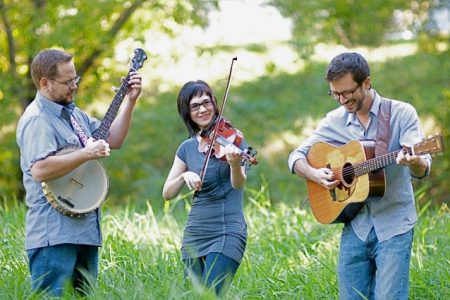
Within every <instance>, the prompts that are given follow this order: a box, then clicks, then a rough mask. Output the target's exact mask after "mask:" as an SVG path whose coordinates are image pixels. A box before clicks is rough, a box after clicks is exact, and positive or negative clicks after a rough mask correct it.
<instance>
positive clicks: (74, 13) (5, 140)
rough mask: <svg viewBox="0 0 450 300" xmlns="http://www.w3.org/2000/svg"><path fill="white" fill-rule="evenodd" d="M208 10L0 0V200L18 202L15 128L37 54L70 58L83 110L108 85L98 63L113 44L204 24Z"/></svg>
mask: <svg viewBox="0 0 450 300" xmlns="http://www.w3.org/2000/svg"><path fill="white" fill-rule="evenodd" d="M214 5H216V6H217V3H216V2H214V1H212V2H208V3H205V2H204V1H201V0H191V1H184V0H174V1H170V2H169V3H167V1H164V0H161V1H148V0H133V1H123V0H122V1H121V0H103V1H89V0H80V1H71V0H70V1H69V0H63V1H46V0H9V1H8V0H0V27H2V29H3V30H2V31H0V115H1V116H2V118H1V119H0V143H1V145H2V147H1V149H0V162H1V169H0V196H2V195H3V196H8V197H9V196H11V195H19V197H21V196H20V195H21V193H20V191H21V188H22V185H21V180H19V178H20V177H21V172H20V169H18V165H19V162H18V150H17V146H16V145H15V124H16V123H17V120H18V117H19V116H20V114H21V113H22V112H23V110H24V109H25V107H26V106H27V105H28V104H29V103H30V102H31V101H32V100H33V98H34V95H35V92H36V90H35V87H34V85H33V83H32V80H31V76H30V69H29V65H30V63H31V60H32V58H33V57H34V56H35V55H36V54H37V53H38V52H39V51H40V50H41V49H44V48H50V47H59V48H63V49H64V50H66V51H67V52H69V53H72V54H74V55H75V57H74V59H75V65H76V68H77V72H78V74H79V75H81V76H82V77H83V88H81V91H80V92H82V93H83V99H82V102H81V103H80V102H78V104H81V105H87V104H89V103H90V102H91V101H92V99H93V98H95V97H98V95H100V94H101V93H102V92H103V91H105V90H109V87H110V86H111V83H106V84H105V83H103V84H102V83H101V78H102V75H103V74H106V73H109V72H113V71H114V69H116V68H117V67H115V64H114V63H110V64H108V65H106V64H104V61H103V59H105V58H109V57H113V56H114V51H115V45H116V43H117V42H119V41H121V40H124V39H128V38H132V39H133V40H135V41H136V42H137V43H139V42H142V41H143V39H144V37H143V32H145V30H147V29H149V28H152V29H155V28H156V29H159V30H161V31H165V32H169V33H170V26H167V25H165V24H166V23H167V22H164V20H166V21H167V20H170V21H173V22H176V23H178V24H187V25H194V24H196V25H205V24H206V13H207V12H208V10H209V9H211V8H212V7H213V6H214Z"/></svg>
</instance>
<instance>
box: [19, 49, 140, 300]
mask: <svg viewBox="0 0 450 300" xmlns="http://www.w3.org/2000/svg"><path fill="white" fill-rule="evenodd" d="M144 59H145V58H144ZM31 76H32V79H33V82H34V84H35V85H36V88H37V94H36V98H35V99H34V101H33V102H32V103H31V104H30V105H29V106H28V107H27V109H26V110H25V112H24V114H23V115H22V117H21V118H20V121H19V123H18V126H17V143H18V145H19V148H20V164H21V169H22V172H23V183H24V187H25V191H26V204H27V206H28V211H27V216H26V238H25V246H26V250H27V254H28V258H29V269H30V273H31V279H32V287H33V288H34V289H40V290H46V291H47V292H49V293H50V294H51V295H55V296H60V295H62V291H63V287H64V285H65V284H67V282H69V283H70V284H71V285H72V286H73V287H74V288H75V289H77V288H80V287H81V288H82V287H83V286H84V284H86V283H88V282H89V281H90V280H95V279H96V277H97V274H98V247H99V246H101V243H102V236H101V229H100V211H99V209H98V207H97V208H95V209H93V210H92V212H89V213H83V214H79V215H76V214H75V216H77V217H74V215H72V214H70V213H69V214H64V213H61V210H57V209H55V206H56V205H58V206H60V207H61V208H64V207H65V206H67V209H68V211H70V207H73V206H75V204H74V203H71V202H70V201H71V197H72V196H57V197H54V198H55V199H56V200H61V201H60V203H61V204H55V203H53V204H50V203H49V199H50V198H51V197H49V195H47V193H48V194H50V192H47V193H45V191H44V188H43V186H44V184H43V183H44V182H52V181H54V180H58V179H59V178H62V177H64V176H67V174H69V173H70V172H73V173H78V174H77V176H79V177H80V178H79V179H75V178H76V176H75V175H73V176H72V175H71V177H70V178H71V182H70V184H67V185H68V186H71V187H70V188H69V187H63V188H66V189H67V190H68V191H67V193H72V194H74V193H75V192H76V191H77V190H82V189H83V188H84V187H85V184H86V183H82V180H83V178H85V177H87V176H88V175H89V172H88V171H89V170H86V169H84V170H83V168H82V166H83V165H84V164H87V163H89V162H92V161H95V160H98V159H101V158H104V157H108V156H109V155H110V149H118V148H120V147H121V146H122V144H123V142H124V140H125V137H126V136H127V133H128V129H129V127H130V123H131V118H132V113H133V110H134V107H135V105H136V100H137V98H138V96H139V94H140V92H141V75H140V74H139V73H137V72H136V69H130V72H129V73H128V76H127V78H126V79H125V80H124V81H123V82H122V86H123V87H124V88H123V95H119V96H116V97H118V98H120V96H122V99H123V97H124V96H127V97H126V98H127V101H125V102H124V107H123V108H122V110H121V111H120V112H119V113H118V115H117V118H115V115H114V117H113V120H114V121H113V122H112V124H109V126H108V131H107V134H106V135H105V138H104V139H96V138H95V137H96V135H95V133H96V131H98V129H99V127H100V126H101V125H102V124H103V122H102V124H101V122H100V121H99V120H97V119H96V118H93V117H91V116H88V115H87V114H86V113H85V112H83V111H82V110H80V109H79V108H78V107H76V105H75V103H74V95H75V93H76V91H77V89H78V84H79V82H80V76H78V75H77V73H76V71H75V66H74V63H73V61H72V55H70V54H67V53H65V52H64V51H61V50H56V49H46V50H43V51H41V52H40V53H39V54H38V55H37V56H36V57H35V58H34V59H33V62H32V63H31ZM119 93H120V92H119ZM120 100H121V99H120ZM116 113H117V111H116ZM105 118H106V117H105ZM65 148H68V149H71V150H69V151H65V152H61V150H62V149H65ZM78 169H80V170H78ZM90 184H94V185H95V184H96V183H95V182H92V183H90ZM107 185H108V184H107V178H106V184H105V186H106V189H107ZM69 190H70V191H69ZM55 193H56V192H55ZM72 194H70V195H72ZM46 196H47V197H46ZM73 197H74V198H75V196H73ZM87 198H89V197H87ZM87 200H88V199H86V201H87Z"/></svg>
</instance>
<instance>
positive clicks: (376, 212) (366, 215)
mask: <svg viewBox="0 0 450 300" xmlns="http://www.w3.org/2000/svg"><path fill="white" fill-rule="evenodd" d="M380 104H381V97H380V96H379V95H378V94H377V93H376V92H375V98H374V101H373V104H372V108H371V110H370V113H369V125H368V127H367V129H365V128H364V126H362V125H361V123H360V121H359V120H358V118H357V116H356V114H354V113H348V112H347V111H346V110H345V108H344V107H343V106H341V107H339V108H337V109H335V110H333V111H331V112H329V113H328V114H327V115H326V117H325V118H324V119H322V120H321V122H320V123H319V126H318V127H317V128H316V130H315V131H314V133H313V134H312V135H311V136H310V137H309V138H308V139H306V140H305V141H304V142H303V143H302V144H301V145H300V146H299V147H298V148H297V149H295V150H294V151H293V152H292V153H291V154H290V155H289V160H288V164H289V169H290V170H291V172H293V167H294V163H295V162H296V161H297V160H298V159H306V156H307V153H308V150H309V148H310V147H311V146H312V145H313V144H315V143H316V142H319V141H322V142H329V143H330V142H338V143H342V144H345V143H347V142H349V141H350V140H363V139H372V140H376V137H377V126H378V113H379V109H380ZM422 137H423V133H422V129H421V126H420V121H419V118H418V116H417V112H416V110H415V109H414V107H413V106H412V105H410V104H409V103H405V102H401V101H397V100H392V107H391V119H390V139H389V147H388V152H393V151H396V150H399V149H401V148H402V146H401V145H403V144H409V145H414V144H415V143H418V142H420V141H421V139H422ZM425 159H426V160H427V162H428V169H427V172H426V176H428V174H429V172H430V166H431V157H430V156H429V155H426V156H425ZM411 177H412V176H411V174H410V172H409V168H408V167H406V166H400V165H397V164H395V163H394V164H391V165H389V166H387V167H385V180H386V188H385V193H384V196H383V197H382V198H381V199H380V197H369V198H368V199H367V202H366V204H365V206H364V207H363V208H362V209H361V211H360V212H359V214H358V215H357V216H356V217H355V218H354V219H353V220H352V222H351V225H352V227H353V230H354V231H355V233H356V234H357V236H358V237H359V238H360V239H361V240H363V241H364V240H366V238H367V236H368V234H369V232H370V230H371V229H372V227H374V228H375V232H376V234H377V238H378V240H379V241H380V242H383V241H385V240H388V239H390V238H391V237H393V236H396V235H399V234H402V233H405V232H407V231H409V230H410V229H412V228H413V227H414V224H415V223H416V222H417V213H416V208H415V202H414V193H413V188H412V184H411Z"/></svg>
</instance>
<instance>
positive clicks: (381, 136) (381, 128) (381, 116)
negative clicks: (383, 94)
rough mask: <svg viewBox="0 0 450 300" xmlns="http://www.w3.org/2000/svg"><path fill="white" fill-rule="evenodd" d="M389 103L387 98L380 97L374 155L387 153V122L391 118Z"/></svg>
mask: <svg viewBox="0 0 450 300" xmlns="http://www.w3.org/2000/svg"><path fill="white" fill-rule="evenodd" d="M391 103H392V101H391V100H390V99H387V98H381V105H380V110H379V112H378V128H377V140H376V142H375V157H379V156H381V155H384V154H386V153H388V142H389V122H390V119H391Z"/></svg>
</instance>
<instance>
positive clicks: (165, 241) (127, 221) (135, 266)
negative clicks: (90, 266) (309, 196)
mask: <svg viewBox="0 0 450 300" xmlns="http://www.w3.org/2000/svg"><path fill="white" fill-rule="evenodd" d="M246 196H247V197H248V200H249V201H248V204H247V205H246V206H245V208H244V212H245V217H246V219H247V223H248V233H249V237H248V244H247V250H246V252H245V255H244V259H243V261H242V264H241V266H240V268H239V270H238V273H237V274H236V276H235V279H234V281H233V284H232V288H231V290H230V292H229V294H228V295H227V296H226V297H225V298H224V299H273V298H276V299H297V298H300V299H330V298H336V297H337V278H336V264H337V257H338V250H339V238H340V232H341V226H342V224H334V225H322V224H319V223H318V222H317V221H316V220H315V219H314V217H313V216H312V214H311V213H310V212H309V210H308V209H301V208H298V207H295V206H294V207H291V206H288V205H286V204H277V205H272V204H271V199H270V191H269V190H268V188H267V186H266V185H263V186H261V188H260V189H257V190H253V189H248V190H247V191H246ZM180 201H181V202H178V203H177V202H168V204H167V205H168V206H169V207H168V213H165V214H163V215H155V214H154V213H153V208H152V207H151V205H150V204H149V203H150V202H149V203H148V204H147V208H146V209H144V210H142V211H136V210H134V209H133V208H131V207H128V208H124V209H121V210H116V211H110V210H108V209H105V211H104V219H103V221H102V228H103V232H104V243H103V247H102V248H101V250H100V254H101V260H100V274H99V280H98V284H97V286H96V288H95V289H94V290H93V291H92V293H91V295H90V296H88V297H87V298H86V299H143V298H145V299H216V297H215V296H214V295H213V293H211V291H206V290H204V289H203V288H201V287H200V286H195V285H194V286H189V285H186V282H185V281H184V270H183V265H182V263H181V258H180V248H179V247H180V240H181V235H182V230H183V227H184V222H185V218H186V210H185V209H184V208H181V209H179V210H177V209H175V207H179V206H180V205H181V204H183V203H187V202H183V201H182V200H180ZM418 210H419V214H420V217H419V222H418V224H417V226H416V229H415V235H414V244H413V252H412V260H411V295H410V296H411V299H447V298H448V297H449V296H450V288H449V287H448V278H450V277H449V276H450V259H449V253H450V252H449V251H450V249H449V247H450V240H449V236H448V232H449V230H450V228H449V226H450V225H449V224H450V222H449V219H450V209H449V208H448V206H446V205H445V204H444V205H442V206H441V208H440V209H439V210H432V209H431V208H430V206H429V205H426V204H425V205H423V206H420V207H418ZM25 212H26V209H25V207H24V205H22V204H16V205H15V206H14V207H11V206H3V207H0V228H1V230H0V245H1V247H2V251H1V252H0V264H1V265H2V268H1V269H0V276H1V277H2V280H0V298H1V299H41V298H42V297H40V296H38V295H36V294H33V293H32V292H31V290H30V282H29V273H28V269H27V259H26V254H25V251H22V250H20V251H19V249H23V243H24V219H25ZM180 220H181V221H180ZM64 299H75V297H72V296H70V293H67V297H64Z"/></svg>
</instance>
